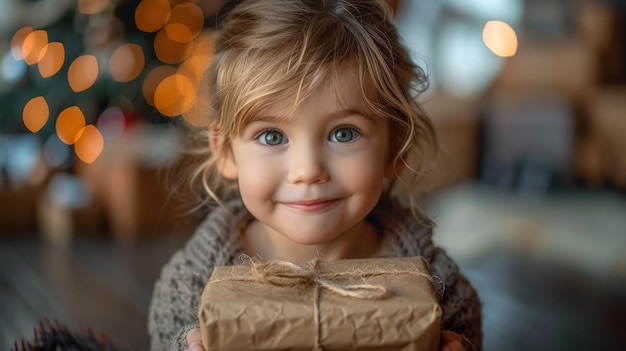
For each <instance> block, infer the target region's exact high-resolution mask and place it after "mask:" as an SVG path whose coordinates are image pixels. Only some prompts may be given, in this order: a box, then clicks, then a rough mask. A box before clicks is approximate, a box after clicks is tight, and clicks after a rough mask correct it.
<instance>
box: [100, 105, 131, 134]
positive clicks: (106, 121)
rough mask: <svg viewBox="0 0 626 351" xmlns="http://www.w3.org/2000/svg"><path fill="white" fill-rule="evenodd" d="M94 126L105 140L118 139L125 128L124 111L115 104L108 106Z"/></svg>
mask: <svg viewBox="0 0 626 351" xmlns="http://www.w3.org/2000/svg"><path fill="white" fill-rule="evenodd" d="M96 127H98V130H100V132H101V133H102V137H103V138H104V140H105V141H114V140H117V139H119V138H120V137H121V136H122V134H123V133H124V129H125V128H126V121H125V118H124V112H123V111H122V109H120V108H119V107H117V106H111V107H108V108H107V109H106V110H104V112H102V114H101V115H100V117H99V118H98V122H97V123H96Z"/></svg>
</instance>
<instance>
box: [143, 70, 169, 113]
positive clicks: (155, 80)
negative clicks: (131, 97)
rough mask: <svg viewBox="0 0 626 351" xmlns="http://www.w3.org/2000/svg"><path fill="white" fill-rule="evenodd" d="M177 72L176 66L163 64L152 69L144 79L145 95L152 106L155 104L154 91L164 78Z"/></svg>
mask: <svg viewBox="0 0 626 351" xmlns="http://www.w3.org/2000/svg"><path fill="white" fill-rule="evenodd" d="M174 73H176V68H174V67H172V66H167V65H162V66H158V67H156V68H154V69H152V70H151V71H150V72H149V73H148V74H147V75H146V78H145V79H144V80H143V87H142V90H143V97H144V98H145V99H146V102H147V103H148V104H150V106H154V92H155V91H156V89H157V87H158V86H159V84H161V82H162V81H163V79H165V78H166V77H168V76H171V75H173V74H174Z"/></svg>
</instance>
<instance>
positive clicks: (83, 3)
mask: <svg viewBox="0 0 626 351" xmlns="http://www.w3.org/2000/svg"><path fill="white" fill-rule="evenodd" d="M109 4H110V2H109V0H78V12H80V13H82V14H85V15H94V14H96V13H98V12H100V11H102V10H104V9H105V8H106V7H107V6H108V5H109Z"/></svg>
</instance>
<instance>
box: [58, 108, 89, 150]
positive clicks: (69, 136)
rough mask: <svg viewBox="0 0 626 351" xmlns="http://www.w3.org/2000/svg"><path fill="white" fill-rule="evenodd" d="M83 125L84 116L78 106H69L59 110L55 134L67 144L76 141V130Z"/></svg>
mask: <svg viewBox="0 0 626 351" xmlns="http://www.w3.org/2000/svg"><path fill="white" fill-rule="evenodd" d="M84 127H85V116H83V112H82V111H81V110H80V108H78V106H71V107H68V108H66V109H65V110H63V111H61V113H60V114H59V117H57V122H56V131H57V136H58V137H59V139H61V141H62V142H64V143H66V144H67V145H72V144H74V142H76V137H77V135H78V132H79V131H80V130H81V129H83V128H84Z"/></svg>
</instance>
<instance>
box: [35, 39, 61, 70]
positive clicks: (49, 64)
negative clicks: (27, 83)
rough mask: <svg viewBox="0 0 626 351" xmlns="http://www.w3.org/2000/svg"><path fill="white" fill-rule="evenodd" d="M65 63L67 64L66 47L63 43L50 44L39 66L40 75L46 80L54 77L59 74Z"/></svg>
mask: <svg viewBox="0 0 626 351" xmlns="http://www.w3.org/2000/svg"><path fill="white" fill-rule="evenodd" d="M63 62H65V47H64V46H63V43H59V42H56V41H55V42H52V43H50V44H48V48H47V49H46V54H45V55H44V56H43V57H42V58H41V60H40V61H39V63H38V64H37V68H38V69H39V74H41V76H42V77H44V78H48V77H52V76H53V75H55V74H56V73H57V72H59V70H60V69H61V67H62V66H63Z"/></svg>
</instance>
